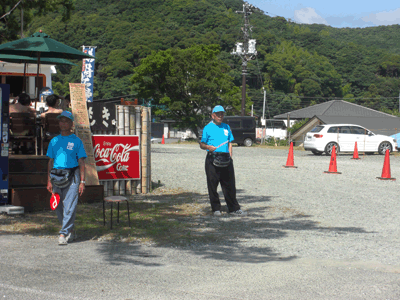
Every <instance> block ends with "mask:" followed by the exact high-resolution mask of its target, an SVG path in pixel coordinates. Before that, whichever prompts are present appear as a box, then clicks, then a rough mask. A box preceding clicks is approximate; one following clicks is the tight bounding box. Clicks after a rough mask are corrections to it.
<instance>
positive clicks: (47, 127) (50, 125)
mask: <svg viewBox="0 0 400 300" xmlns="http://www.w3.org/2000/svg"><path fill="white" fill-rule="evenodd" d="M59 115H60V114H57V113H48V114H45V117H44V118H42V126H41V130H42V133H41V137H42V138H41V153H40V154H41V155H43V153H44V143H48V142H49V141H50V140H51V139H52V138H53V137H55V136H57V135H59V134H60V126H59V125H58V123H59V120H58V119H57V117H58V116H59Z"/></svg>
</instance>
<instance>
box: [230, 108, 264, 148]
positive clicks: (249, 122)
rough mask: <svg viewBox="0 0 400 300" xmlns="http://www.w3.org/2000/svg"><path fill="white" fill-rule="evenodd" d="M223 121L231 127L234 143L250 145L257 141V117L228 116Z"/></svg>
mask: <svg viewBox="0 0 400 300" xmlns="http://www.w3.org/2000/svg"><path fill="white" fill-rule="evenodd" d="M223 122H224V123H226V124H228V125H229V126H230V127H231V130H232V134H233V137H234V138H235V140H234V141H233V142H234V143H236V144H238V145H245V146H247V147H250V146H251V145H253V143H254V142H255V141H256V118H255V117H240V116H238V117H236V116H235V117H231V116H226V117H225V118H224V120H223Z"/></svg>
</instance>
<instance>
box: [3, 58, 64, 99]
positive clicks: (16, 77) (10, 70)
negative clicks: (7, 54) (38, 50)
mask: <svg viewBox="0 0 400 300" xmlns="http://www.w3.org/2000/svg"><path fill="white" fill-rule="evenodd" d="M55 73H57V71H56V68H55V66H54V65H40V67H39V90H41V89H42V88H43V87H49V88H52V85H51V74H55ZM25 75H26V91H25V92H26V93H27V94H29V96H30V97H31V98H32V99H34V98H36V95H37V93H36V91H35V87H36V85H35V81H36V76H37V64H26V71H25ZM23 79H24V64H15V63H8V62H3V61H0V83H5V84H9V85H10V98H14V97H16V96H18V95H19V94H20V93H21V92H22V91H23V83H24V82H23Z"/></svg>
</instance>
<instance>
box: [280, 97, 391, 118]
mask: <svg viewBox="0 0 400 300" xmlns="http://www.w3.org/2000/svg"><path fill="white" fill-rule="evenodd" d="M288 114H289V115H290V118H291V119H306V118H312V117H314V116H315V115H317V116H337V117H377V118H382V117H385V118H388V117H390V118H396V117H395V116H393V115H390V114H387V113H383V112H380V111H377V110H374V109H371V108H367V107H364V106H361V105H358V104H354V103H351V102H347V101H343V100H332V101H328V102H324V103H321V104H316V105H312V106H309V107H306V108H302V109H298V110H294V111H291V112H288V113H284V114H280V115H277V116H274V119H286V118H287V116H288Z"/></svg>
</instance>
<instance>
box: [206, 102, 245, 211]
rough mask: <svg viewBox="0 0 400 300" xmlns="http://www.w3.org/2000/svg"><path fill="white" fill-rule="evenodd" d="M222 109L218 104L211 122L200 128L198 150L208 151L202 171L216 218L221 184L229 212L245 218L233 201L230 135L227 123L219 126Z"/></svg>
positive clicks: (221, 118) (233, 172)
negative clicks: (200, 135)
mask: <svg viewBox="0 0 400 300" xmlns="http://www.w3.org/2000/svg"><path fill="white" fill-rule="evenodd" d="M224 115H225V109H224V108H223V107H222V106H221V105H217V106H215V107H214V108H213V110H212V114H211V117H212V121H211V122H210V123H208V124H207V125H206V126H205V127H204V129H203V135H202V138H201V141H200V148H201V149H203V150H206V151H207V157H206V163H205V169H206V175H207V187H208V195H209V197H210V202H211V209H212V211H213V213H214V215H215V216H221V202H220V201H219V196H218V192H217V187H218V184H221V188H222V192H223V193H224V197H225V202H226V205H227V206H228V212H229V213H232V214H234V215H239V216H240V215H244V214H245V213H244V212H243V211H242V210H241V209H240V205H239V203H238V202H237V199H236V184H235V170H234V168H233V160H232V141H233V139H234V138H233V135H232V131H231V128H230V127H229V125H228V124H225V123H222V121H223V119H224Z"/></svg>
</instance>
